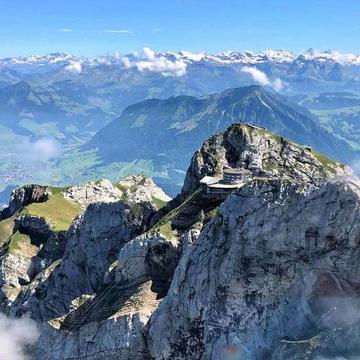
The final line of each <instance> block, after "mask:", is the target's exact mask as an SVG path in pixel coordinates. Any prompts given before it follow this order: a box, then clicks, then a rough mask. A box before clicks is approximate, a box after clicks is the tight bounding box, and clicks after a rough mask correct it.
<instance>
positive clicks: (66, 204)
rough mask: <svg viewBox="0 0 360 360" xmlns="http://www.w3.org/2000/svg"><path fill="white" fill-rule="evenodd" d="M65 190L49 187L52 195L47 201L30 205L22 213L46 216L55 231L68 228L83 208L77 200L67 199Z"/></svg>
mask: <svg viewBox="0 0 360 360" xmlns="http://www.w3.org/2000/svg"><path fill="white" fill-rule="evenodd" d="M63 190H64V189H63V188H49V191H50V192H51V195H50V197H49V199H48V200H47V201H45V202H42V203H33V204H31V205H28V206H27V207H26V208H25V209H24V210H23V211H22V214H23V215H33V216H38V217H42V218H45V219H46V220H48V221H49V222H50V223H51V224H52V225H53V228H54V230H55V231H61V230H68V229H69V227H70V225H71V223H72V221H73V220H74V219H75V217H76V216H77V215H79V213H80V212H81V210H82V209H81V207H80V205H79V204H77V203H76V202H74V201H70V200H68V199H66V198H65V197H64V195H63V193H62V191H63Z"/></svg>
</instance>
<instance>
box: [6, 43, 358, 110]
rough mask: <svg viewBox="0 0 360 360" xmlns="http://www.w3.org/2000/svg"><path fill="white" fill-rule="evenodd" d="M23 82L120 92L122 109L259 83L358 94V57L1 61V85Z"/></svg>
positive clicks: (155, 55) (276, 53)
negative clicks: (151, 100) (148, 100)
mask: <svg viewBox="0 0 360 360" xmlns="http://www.w3.org/2000/svg"><path fill="white" fill-rule="evenodd" d="M20 80H25V81H29V82H35V83H37V84H40V85H42V86H45V85H47V84H49V82H50V83H53V82H59V81H60V82H61V81H70V82H72V84H73V85H74V86H76V87H79V86H80V87H81V86H89V85H91V86H92V87H95V88H97V90H100V89H101V88H103V87H105V89H107V90H105V91H104V90H103V91H102V92H103V94H104V95H108V94H109V90H110V91H111V92H113V91H115V90H116V91H117V95H118V97H119V99H118V104H119V105H120V106H122V107H123V108H124V107H125V106H127V105H130V104H131V103H134V102H136V101H139V100H140V99H146V98H153V97H159V98H165V97H168V96H175V95H183V94H186V95H197V96H198V95H204V94H208V93H211V92H219V91H223V90H225V89H227V88H230V87H239V86H245V85H250V84H253V83H254V82H255V83H258V84H260V85H263V86H269V87H275V88H276V89H277V90H279V91H280V90H281V91H283V92H286V93H296V92H301V91H306V92H314V91H334V90H336V91H338V90H345V89H347V90H359V89H360V56H359V55H356V54H343V53H339V52H336V51H323V52H318V51H315V50H312V49H309V50H308V51H306V52H305V53H303V54H294V53H291V52H288V51H285V50H268V51H264V52H259V53H254V52H250V51H245V52H234V51H229V52H223V53H218V54H209V53H191V52H187V51H181V52H164V53H160V52H154V51H152V50H150V49H144V52H143V53H131V54H128V55H119V54H115V55H113V56H102V57H97V58H87V57H76V56H73V55H69V54H62V53H54V54H48V55H43V56H40V55H39V56H34V55H33V56H28V57H17V58H3V59H0V84H1V83H6V82H18V81H20Z"/></svg>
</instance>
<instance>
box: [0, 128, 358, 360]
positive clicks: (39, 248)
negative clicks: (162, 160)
mask: <svg viewBox="0 0 360 360" xmlns="http://www.w3.org/2000/svg"><path fill="white" fill-rule="evenodd" d="M0 219H1V221H0V240H1V242H0V245H1V248H0V307H1V311H3V312H5V313H7V314H8V315H10V316H13V317H19V316H28V317H30V318H32V319H33V320H34V321H36V323H37V324H38V327H39V329H40V337H39V339H38V341H37V343H36V345H35V346H34V347H33V348H32V349H30V351H31V354H32V357H33V358H34V359H39V360H42V359H54V360H60V359H89V360H90V359H91V360H105V359H106V360H108V359H110V360H111V359H124V360H130V359H131V360H134V359H135V360H136V359H138V360H151V359H155V360H167V359H169V360H170V359H171V360H174V359H199V360H208V359H209V360H228V359H246V360H247V359H249V360H250V359H251V360H252V359H254V360H255V359H256V360H258V359H259V360H262V359H264V360H267V359H324V358H325V359H329V358H330V359H335V358H340V357H346V358H351V359H356V358H358V357H359V356H360V346H359V344H360V315H359V314H360V296H359V291H358V289H359V286H360V281H359V278H360V268H359V257H360V246H359V242H360V182H359V180H358V179H357V178H356V177H354V176H353V174H352V171H351V170H350V169H349V168H348V167H346V166H344V165H342V164H340V163H338V162H336V161H333V160H331V159H328V158H326V157H325V156H323V155H322V154H320V153H318V152H316V151H314V150H313V149H312V148H310V147H308V146H303V145H299V144H296V143H294V142H292V141H290V140H288V139H286V138H284V137H282V136H279V135H275V134H273V133H271V132H269V131H268V130H267V129H265V128H260V127H256V126H253V125H250V124H233V125H231V126H230V127H229V128H228V129H227V130H226V131H224V132H223V133H220V134H217V135H214V136H212V137H210V138H209V139H208V140H207V141H205V142H204V144H203V145H202V147H201V148H200V149H199V150H198V151H196V152H195V154H194V155H193V157H192V159H191V162H190V166H189V168H188V170H187V174H186V179H185V183H184V186H183V188H182V191H181V193H180V194H179V195H178V196H177V197H176V198H174V199H173V200H170V198H169V197H168V196H167V195H166V194H165V193H164V192H163V191H162V190H161V189H160V188H158V187H157V186H156V185H155V184H154V183H153V181H152V180H150V179H148V178H146V177H144V176H130V177H127V178H125V179H123V180H122V181H120V182H118V183H112V182H110V181H108V180H102V181H99V182H91V183H88V184H85V185H82V186H74V187H69V188H52V187H46V186H38V185H31V186H27V187H24V188H20V189H17V190H14V192H13V193H12V195H11V199H10V203H9V206H8V207H7V208H6V209H4V210H3V211H2V212H1V213H0Z"/></svg>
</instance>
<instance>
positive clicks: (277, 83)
mask: <svg viewBox="0 0 360 360" xmlns="http://www.w3.org/2000/svg"><path fill="white" fill-rule="evenodd" d="M241 71H242V72H244V73H247V74H249V75H251V77H252V78H253V80H254V81H256V82H257V83H259V84H260V85H262V86H271V87H272V88H273V89H274V90H276V91H280V90H281V89H282V88H283V83H282V81H281V79H279V78H276V79H275V80H274V81H271V80H270V79H269V78H268V76H267V75H266V74H265V73H264V72H262V71H261V70H259V69H257V68H256V67H251V66H244V67H243V68H242V69H241Z"/></svg>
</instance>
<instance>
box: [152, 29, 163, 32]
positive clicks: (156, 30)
mask: <svg viewBox="0 0 360 360" xmlns="http://www.w3.org/2000/svg"><path fill="white" fill-rule="evenodd" d="M153 31H154V32H160V31H161V29H154V30H153Z"/></svg>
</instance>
